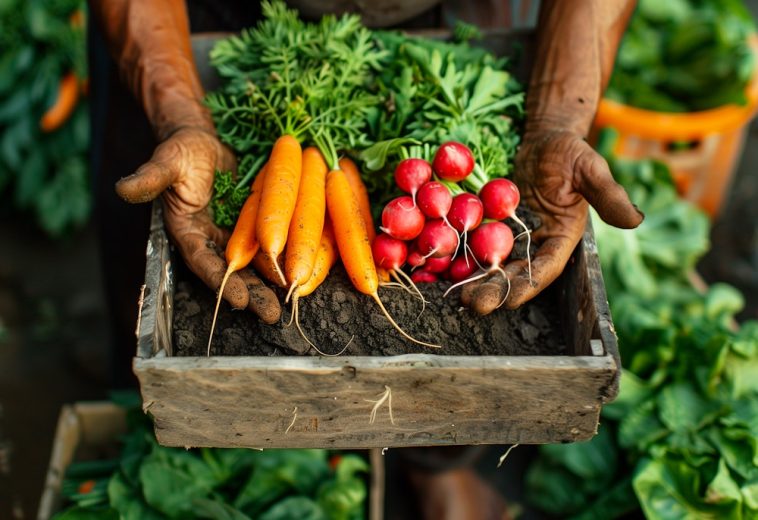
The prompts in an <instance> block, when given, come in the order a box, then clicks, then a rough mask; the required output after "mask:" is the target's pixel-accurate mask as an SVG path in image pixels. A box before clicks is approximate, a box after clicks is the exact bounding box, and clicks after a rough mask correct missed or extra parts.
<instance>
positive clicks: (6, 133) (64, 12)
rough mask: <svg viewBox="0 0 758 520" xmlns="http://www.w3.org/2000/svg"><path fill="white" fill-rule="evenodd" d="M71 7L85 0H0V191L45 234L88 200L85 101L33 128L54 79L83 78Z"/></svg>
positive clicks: (85, 207)
mask: <svg viewBox="0 0 758 520" xmlns="http://www.w3.org/2000/svg"><path fill="white" fill-rule="evenodd" d="M77 11H81V12H85V11H86V2H85V0H0V197H2V199H3V200H6V201H9V202H10V205H12V206H13V207H14V208H16V209H18V210H21V211H22V212H24V213H26V214H28V215H30V217H31V218H33V219H34V220H35V221H36V222H37V223H38V224H39V225H40V226H41V227H42V229H44V230H45V231H46V232H47V233H49V234H50V235H53V236H58V235H61V234H62V233H64V232H66V231H67V230H70V229H72V228H74V227H77V226H80V225H82V224H83V223H85V222H86V221H87V219H88V217H89V215H90V211H91V206H92V203H91V193H90V179H89V170H88V162H87V153H88V149H89V139H90V135H89V116H88V107H87V102H86V100H82V99H80V101H79V103H78V105H77V107H76V109H75V111H74V113H73V115H72V116H71V117H70V118H69V120H68V121H67V122H66V123H65V124H64V125H63V126H62V127H61V128H59V129H58V130H55V131H53V132H51V133H43V132H42V131H41V130H40V128H39V120H40V118H41V116H42V114H44V112H45V111H46V109H47V108H48V107H50V106H51V105H52V104H53V103H54V102H55V100H56V98H57V93H58V84H59V82H60V79H61V77H62V76H63V75H65V74H66V73H68V72H70V71H75V73H76V75H77V77H78V78H86V77H87V60H86V47H85V44H84V40H85V28H84V25H77V24H72V23H71V22H70V21H69V18H70V17H71V15H72V14H74V13H75V12H77Z"/></svg>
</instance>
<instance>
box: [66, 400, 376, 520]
mask: <svg viewBox="0 0 758 520" xmlns="http://www.w3.org/2000/svg"><path fill="white" fill-rule="evenodd" d="M118 400H119V402H120V403H122V404H124V405H129V406H131V407H132V408H131V409H130V410H129V415H128V422H129V425H130V426H129V429H130V431H129V433H128V434H127V435H126V436H125V438H124V445H123V449H122V451H121V455H120V457H119V459H118V460H111V461H95V462H81V463H74V464H72V465H71V466H70V467H69V468H68V470H67V472H66V476H65V480H64V482H63V491H64V496H65V497H66V499H67V500H68V501H69V502H70V503H71V505H70V507H68V508H67V509H66V510H64V511H62V512H60V513H58V514H57V515H56V516H55V517H54V518H55V520H61V519H63V520H75V519H82V520H89V519H91V518H103V519H111V518H122V519H127V520H132V519H133V520H152V519H155V520H157V519H162V518H181V519H194V518H198V519H201V518H212V519H214V520H245V519H252V518H255V519H266V518H267V519H269V520H277V519H291V518H298V519H301V518H302V519H307V518H312V519H318V520H321V519H323V520H360V519H362V518H364V517H365V512H366V498H367V495H368V492H367V489H366V478H365V476H366V474H367V473H368V471H369V466H368V463H367V462H366V460H365V459H364V458H363V457H362V456H359V455H357V454H345V455H342V456H340V457H338V459H339V462H337V463H336V465H335V466H333V467H330V465H329V463H328V460H329V452H327V451H325V450H305V449H303V450H285V449H281V450H266V451H256V450H245V449H211V448H202V449H194V450H185V449H180V448H166V447H163V446H160V445H159V444H158V443H157V441H156V440H155V437H154V434H153V428H152V424H151V423H150V421H149V420H148V419H147V418H146V417H147V416H146V415H144V414H143V413H142V411H141V408H140V406H139V402H136V403H135V402H134V399H128V398H127V399H124V397H123V395H122V396H121V397H119V399H118ZM89 480H94V481H95V485H94V487H92V489H91V490H89V491H88V492H87V493H81V492H79V490H80V489H81V488H80V486H81V484H82V483H83V482H85V481H89Z"/></svg>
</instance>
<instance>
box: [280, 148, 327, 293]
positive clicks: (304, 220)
mask: <svg viewBox="0 0 758 520" xmlns="http://www.w3.org/2000/svg"><path fill="white" fill-rule="evenodd" d="M302 164H303V169H302V173H301V175H300V187H299V189H298V192H297V202H296V204H295V211H294V213H293V214H292V221H291V222H290V228H289V234H288V236H287V250H286V252H285V256H284V274H285V276H286V277H287V282H288V283H289V284H290V290H289V293H288V294H287V298H286V300H289V297H290V295H291V294H292V291H293V290H295V288H296V287H297V286H299V285H301V284H303V283H305V282H306V281H307V280H308V278H310V276H311V272H312V271H313V263H314V262H315V260H316V253H317V252H318V248H319V241H320V240H321V232H322V231H323V229H324V213H325V212H326V194H325V192H324V190H325V187H324V186H325V182H326V172H327V171H328V168H327V166H326V162H325V161H324V158H323V157H322V155H321V152H319V151H318V148H315V147H309V148H306V149H305V150H303V163H302Z"/></svg>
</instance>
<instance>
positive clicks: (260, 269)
mask: <svg viewBox="0 0 758 520" xmlns="http://www.w3.org/2000/svg"><path fill="white" fill-rule="evenodd" d="M282 256H283V255H281V256H280V257H279V258H278V259H277V260H276V261H274V260H273V259H272V258H271V257H270V256H269V254H268V253H266V252H264V251H263V250H262V249H259V250H258V253H257V254H256V255H255V256H254V257H253V264H252V265H253V269H255V272H257V273H258V274H259V275H261V276H262V277H264V278H265V279H266V280H268V281H269V282H271V283H272V284H274V285H276V286H278V287H286V285H284V284H282V279H281V278H280V277H279V273H281V268H280V267H279V264H281V262H282V260H283V258H282Z"/></svg>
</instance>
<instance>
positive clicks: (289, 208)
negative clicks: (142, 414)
mask: <svg viewBox="0 0 758 520" xmlns="http://www.w3.org/2000/svg"><path fill="white" fill-rule="evenodd" d="M301 167H302V150H301V148H300V143H299V142H298V141H297V139H295V138H294V137H292V136H291V135H283V136H281V137H280V138H279V139H277V140H276V142H275V143H274V148H273V150H271V156H270V157H269V160H268V167H267V175H266V179H265V181H264V183H263V192H262V194H261V206H260V211H259V212H258V220H257V222H256V226H255V229H256V234H257V235H258V241H259V242H260V244H261V250H262V251H264V252H265V253H268V255H269V257H270V258H279V255H280V254H281V253H282V251H284V247H285V245H286V244H287V234H288V232H289V227H290V221H291V220H292V213H293V212H294V211H295V204H296V202H297V191H298V188H299V186H300V171H301ZM273 266H274V268H275V269H276V273H277V276H278V278H279V280H280V281H281V284H282V285H287V281H286V280H285V278H284V274H283V273H282V270H281V268H280V267H279V264H278V263H274V264H273Z"/></svg>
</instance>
